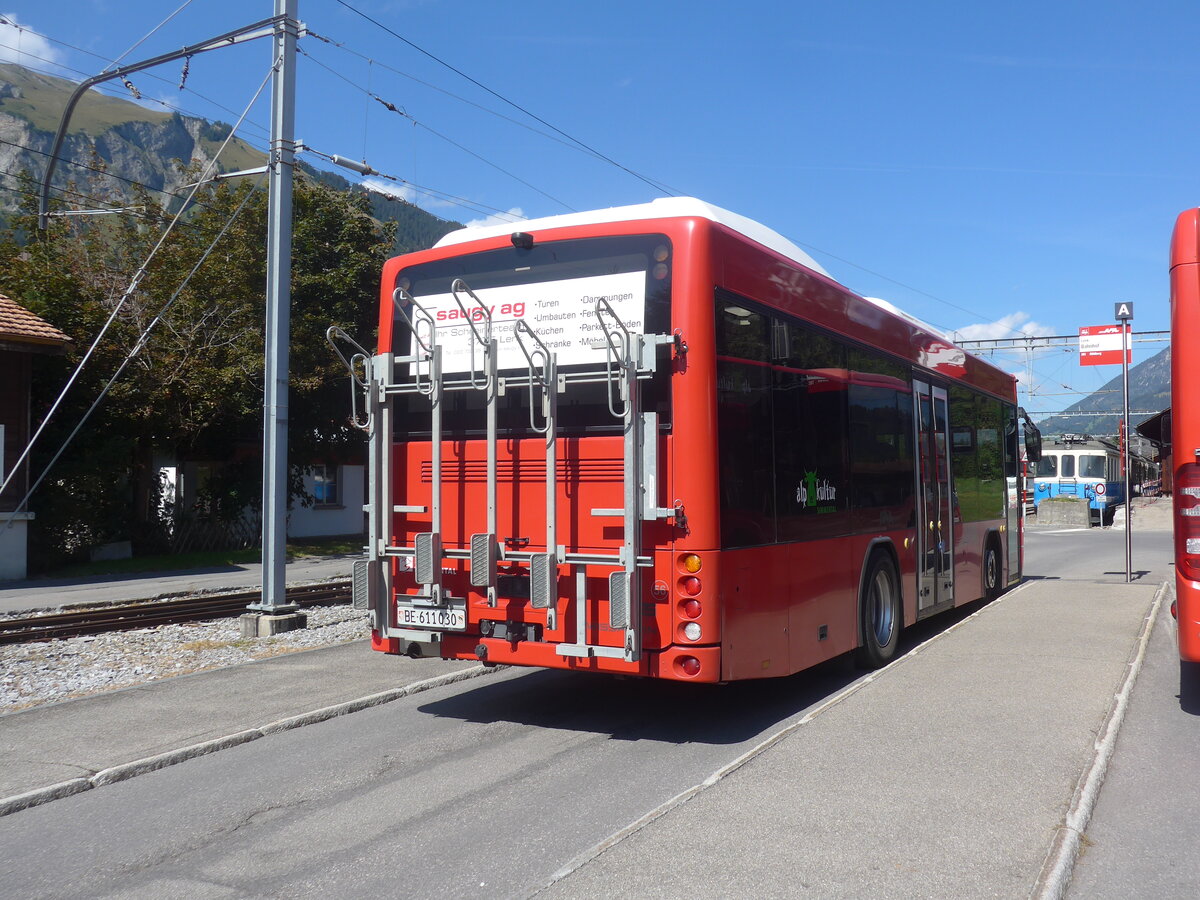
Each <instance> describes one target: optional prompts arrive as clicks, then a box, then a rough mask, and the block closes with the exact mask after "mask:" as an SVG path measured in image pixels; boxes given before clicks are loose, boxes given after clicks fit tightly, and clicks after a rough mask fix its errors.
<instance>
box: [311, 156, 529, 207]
mask: <svg viewBox="0 0 1200 900" xmlns="http://www.w3.org/2000/svg"><path fill="white" fill-rule="evenodd" d="M300 149H301V150H302V152H304V153H309V154H311V155H313V156H319V157H321V158H322V159H326V160H328V161H329V162H331V163H333V164H334V165H336V166H341V167H343V168H347V169H350V170H351V171H353V172H357V173H358V174H359V175H364V176H368V177H376V178H383V179H386V180H387V181H393V182H395V183H397V184H402V185H405V186H406V187H410V188H412V189H413V190H414V191H417V192H419V193H422V194H427V195H429V196H430V197H433V198H436V199H438V200H442V201H444V202H447V203H453V204H455V205H456V206H461V207H463V208H464V209H468V210H470V211H471V212H478V213H483V214H485V215H486V214H494V215H498V216H503V217H505V218H508V219H510V220H512V221H515V222H519V221H522V220H523V219H524V218H525V217H524V216H518V215H516V214H515V213H511V212H508V211H507V210H503V209H497V208H496V207H494V206H488V205H487V204H484V203H479V202H478V201H475V200H468V199H466V198H465V197H457V196H455V195H454V194H447V193H445V192H443V191H438V190H435V189H434V188H427V187H423V186H422V185H419V184H414V183H413V182H411V181H408V180H407V179H405V178H401V177H400V176H398V175H389V174H388V173H386V172H380V171H379V170H378V169H374V168H372V167H371V166H368V165H366V164H365V163H358V162H356V161H354V160H347V159H345V158H343V157H341V156H338V155H337V154H336V153H334V154H329V153H323V152H322V151H320V150H317V149H315V148H313V147H308V146H304V147H302V148H300ZM359 186H360V187H362V188H363V189H364V190H368V191H374V192H375V193H377V194H385V195H386V194H387V192H386V191H381V190H379V189H378V188H377V187H372V186H371V185H369V184H366V183H360V185H359Z"/></svg>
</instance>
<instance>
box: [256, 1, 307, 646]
mask: <svg viewBox="0 0 1200 900" xmlns="http://www.w3.org/2000/svg"><path fill="white" fill-rule="evenodd" d="M297 2H298V0H275V14H276V15H277V16H282V17H283V18H282V19H280V20H279V22H278V24H277V25H276V26H275V41H274V48H273V49H274V53H275V66H276V68H275V73H274V76H273V78H272V82H271V157H270V160H271V161H270V175H269V179H270V181H269V201H268V202H269V207H268V213H267V215H268V220H267V316H266V359H265V373H264V374H265V383H264V391H265V396H264V398H263V508H262V516H263V524H262V562H263V573H262V574H263V588H262V598H261V602H259V603H252V604H250V607H249V609H250V610H251V613H249V614H247V615H246V616H244V617H243V619H242V632H243V634H248V633H249V632H251V631H255V632H256V633H257V634H259V635H264V634H274V633H277V632H279V631H288V630H291V629H294V628H298V627H303V625H304V623H305V617H304V616H303V615H302V614H301V613H299V612H297V606H296V605H295V604H289V603H288V602H287V598H286V589H287V577H286V575H287V501H288V458H287V446H288V444H287V429H288V365H289V361H288V343H289V340H290V331H291V294H292V290H291V287H292V173H293V167H294V165H295V153H296V141H295V114H296V37H297V28H298V23H297V21H296V5H297ZM251 620H253V621H251Z"/></svg>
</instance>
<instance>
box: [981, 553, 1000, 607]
mask: <svg viewBox="0 0 1200 900" xmlns="http://www.w3.org/2000/svg"><path fill="white" fill-rule="evenodd" d="M983 596H984V597H985V598H986V599H988V600H995V599H996V598H997V597H999V596H1000V551H999V550H997V549H996V543H995V541H988V545H987V548H986V549H985V550H984V551H983Z"/></svg>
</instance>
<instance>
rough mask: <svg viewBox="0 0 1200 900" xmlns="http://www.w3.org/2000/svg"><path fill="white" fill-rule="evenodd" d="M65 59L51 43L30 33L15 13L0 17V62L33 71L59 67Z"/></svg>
mask: <svg viewBox="0 0 1200 900" xmlns="http://www.w3.org/2000/svg"><path fill="white" fill-rule="evenodd" d="M64 60H65V57H64V56H63V54H62V53H60V52H59V51H58V50H56V49H55V48H54V47H53V46H52V45H51V44H50V42H49V41H47V40H46V39H45V38H44V37H42V36H41V35H38V34H34V33H33V32H32V31H29V30H28V29H27V28H26V26H24V25H22V24H21V23H20V22H18V21H17V17H16V15H15V14H14V13H4V14H3V15H0V62H15V63H18V64H20V65H22V66H29V67H30V68H31V69H44V68H46V66H47V65H51V66H58V65H61V64H62V63H63V61H64Z"/></svg>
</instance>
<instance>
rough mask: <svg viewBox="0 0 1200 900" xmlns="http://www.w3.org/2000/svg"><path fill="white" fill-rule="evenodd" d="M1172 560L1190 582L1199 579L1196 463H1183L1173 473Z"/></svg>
mask: <svg viewBox="0 0 1200 900" xmlns="http://www.w3.org/2000/svg"><path fill="white" fill-rule="evenodd" d="M1175 563H1176V565H1177V566H1178V567H1179V571H1180V573H1181V574H1183V575H1184V576H1185V577H1187V578H1189V579H1191V580H1192V581H1200V463H1187V464H1185V465H1182V466H1180V467H1179V469H1178V471H1177V472H1176V474H1175Z"/></svg>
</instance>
